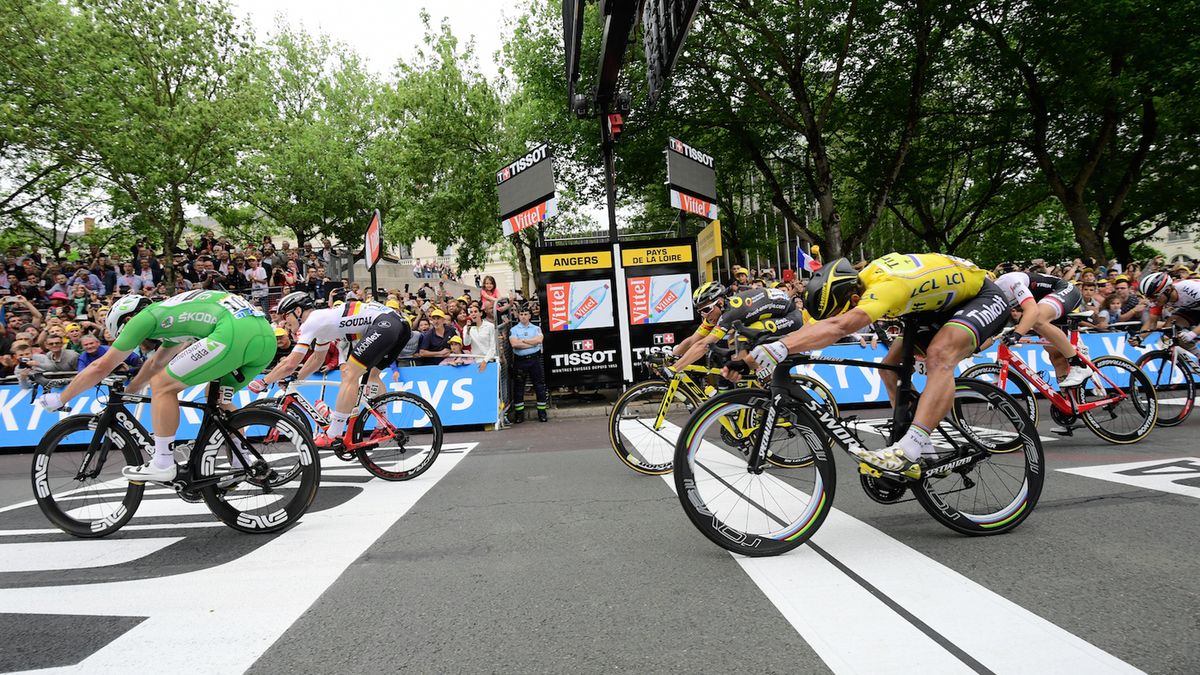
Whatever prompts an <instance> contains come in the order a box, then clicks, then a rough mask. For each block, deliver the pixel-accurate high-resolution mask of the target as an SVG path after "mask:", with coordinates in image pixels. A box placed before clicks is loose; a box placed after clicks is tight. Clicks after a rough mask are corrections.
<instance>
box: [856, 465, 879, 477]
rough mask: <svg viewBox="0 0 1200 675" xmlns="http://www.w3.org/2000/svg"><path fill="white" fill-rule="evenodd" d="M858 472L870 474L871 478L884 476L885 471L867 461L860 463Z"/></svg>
mask: <svg viewBox="0 0 1200 675" xmlns="http://www.w3.org/2000/svg"><path fill="white" fill-rule="evenodd" d="M858 472H859V473H861V474H864V475H867V476H870V477H871V478H883V471H880V470H879V469H876V468H875V467H873V466H871V465H870V464H867V463H866V462H859V463H858Z"/></svg>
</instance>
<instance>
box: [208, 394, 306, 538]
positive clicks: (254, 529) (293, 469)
mask: <svg viewBox="0 0 1200 675" xmlns="http://www.w3.org/2000/svg"><path fill="white" fill-rule="evenodd" d="M226 420H227V424H228V425H229V427H231V428H232V429H234V430H235V431H239V432H241V433H242V434H243V435H244V436H245V437H246V439H247V440H248V441H250V442H251V443H252V444H253V445H254V446H255V450H256V451H257V452H258V453H259V454H260V455H262V456H263V458H264V459H266V458H270V460H269V461H268V463H267V466H266V467H265V468H266V469H267V470H269V473H267V474H266V475H264V476H263V477H261V478H255V477H252V476H249V475H244V476H243V477H242V478H241V479H240V480H237V481H236V482H235V483H234V484H232V485H229V486H226V487H220V486H217V485H209V486H207V487H204V488H201V490H200V495H201V497H203V499H204V503H205V505H206V506H208V508H209V510H210V511H212V513H213V515H214V516H216V517H217V519H218V520H220V521H221V522H223V523H225V524H226V525H228V526H229V527H231V528H233V529H235V530H237V531H239V532H246V533H250V534H271V533H275V532H282V531H284V530H286V529H288V528H290V527H292V526H294V525H295V524H296V523H298V522H300V518H301V517H303V515H304V513H305V512H306V511H307V510H308V507H309V506H311V505H312V502H313V500H314V499H315V498H316V496H317V488H318V486H319V485H320V483H321V458H320V455H319V454H318V453H317V448H316V446H315V445H314V444H313V440H312V436H311V435H310V434H309V433H308V432H307V430H306V429H305V428H304V427H303V426H301V425H300V424H299V423H298V422H296V420H295V418H293V417H291V416H289V415H286V414H284V413H282V412H280V411H278V410H274V409H272V408H270V407H265V406H257V407H246V408H242V409H241V410H235V411H234V412H231V413H228V415H227V417H226ZM247 430H249V431H250V433H246V431H247ZM268 438H271V439H273V440H271V441H268V440H267V439H268ZM231 451H232V444H230V441H229V438H228V437H227V436H226V435H225V432H224V431H223V430H222V429H220V428H217V427H216V426H213V427H211V431H210V432H209V435H208V436H207V437H206V438H205V439H203V442H201V439H197V442H196V446H195V448H194V449H193V450H192V456H191V458H190V461H189V463H188V465H189V469H190V470H191V472H192V479H193V480H204V479H207V478H209V477H211V476H214V475H216V473H217V471H218V469H217V463H218V462H219V461H221V460H222V459H223V458H227V457H229V456H230V453H231ZM248 459H253V457H249V458H248ZM224 471H225V472H226V473H229V472H230V469H228V468H226V469H224ZM256 493H257V494H256ZM280 502H282V504H280ZM252 511H253V513H252Z"/></svg>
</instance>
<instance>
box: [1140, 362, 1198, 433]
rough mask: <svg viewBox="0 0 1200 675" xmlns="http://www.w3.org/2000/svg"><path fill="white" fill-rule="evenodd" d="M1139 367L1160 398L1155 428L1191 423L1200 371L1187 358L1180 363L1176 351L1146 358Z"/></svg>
mask: <svg viewBox="0 0 1200 675" xmlns="http://www.w3.org/2000/svg"><path fill="white" fill-rule="evenodd" d="M1137 366H1138V368H1139V369H1140V370H1141V371H1142V372H1143V373H1146V377H1147V378H1148V379H1149V380H1150V384H1151V386H1153V387H1154V391H1155V392H1156V393H1157V394H1158V413H1157V421H1156V422H1155V424H1156V425H1157V426H1160V427H1173V426H1177V425H1179V424H1181V423H1182V422H1183V421H1184V420H1185V419H1187V417H1188V415H1190V414H1191V412H1192V407H1193V406H1194V405H1195V401H1196V371H1195V369H1194V368H1193V366H1192V363H1191V359H1189V358H1187V357H1183V358H1180V359H1179V360H1178V361H1176V360H1175V359H1174V356H1173V350H1170V349H1158V350H1155V351H1152V352H1147V353H1146V354H1144V355H1142V357H1141V358H1140V359H1138V360H1137ZM1164 392H1165V393H1166V395H1165V396H1164Z"/></svg>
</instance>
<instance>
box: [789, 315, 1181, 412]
mask: <svg viewBox="0 0 1200 675" xmlns="http://www.w3.org/2000/svg"><path fill="white" fill-rule="evenodd" d="M1080 340H1081V341H1082V342H1083V343H1084V344H1085V345H1086V346H1087V348H1088V353H1089V355H1090V358H1092V359H1096V358H1097V357H1100V356H1103V355H1105V354H1113V355H1117V356H1124V357H1125V358H1127V359H1129V360H1130V361H1134V362H1137V360H1138V358H1139V357H1141V355H1142V354H1144V353H1146V352H1148V351H1151V348H1150V347H1141V348H1138V347H1131V346H1130V345H1129V343H1128V341H1127V339H1126V335H1125V333H1083V334H1081V335H1080ZM1157 340H1158V334H1157V333H1155V334H1152V335H1150V336H1149V337H1148V339H1147V340H1146V341H1145V344H1146V345H1153V344H1156V343H1157ZM1013 352H1014V353H1016V354H1017V355H1018V356H1020V357H1021V359H1022V360H1024V361H1025V363H1026V364H1028V365H1029V367H1030V368H1031V369H1033V370H1035V371H1041V372H1044V373H1046V374H1047V377H1045V378H1043V379H1046V381H1048V382H1053V381H1054V366H1053V365H1052V364H1051V363H1050V357H1049V356H1047V355H1046V350H1045V349H1044V348H1043V347H1042V346H1041V345H1021V346H1018V347H1013ZM885 354H887V349H886V348H884V347H882V346H881V347H874V348H872V347H870V346H867V347H862V346H859V345H853V344H850V345H834V346H832V347H827V348H825V349H820V350H817V351H815V352H813V355H815V356H829V357H834V358H845V359H858V360H860V361H876V362H879V361H882V360H883V357H884V355H885ZM995 361H996V347H995V346H993V347H991V348H990V349H988V350H987V351H986V352H983V353H981V354H975V355H974V356H972V357H970V358H967V359H965V360H963V361H962V362H961V363H960V364H958V369H957V370H956V371H955V372H956V374H957V373H961V372H962V371H963V370H964V369H966V368H970V367H971V366H973V365H975V364H976V363H995ZM796 372H801V373H804V374H806V375H812V376H815V377H816V378H817V379H819V380H821V381H822V382H824V383H825V384H826V385H827V386H828V387H829V389H830V390H831V391H832V392H833V393H834V397H835V398H836V399H837V402H838V403H849V404H853V403H886V402H887V400H888V398H887V389H885V388H884V386H883V380H882V379H881V378H880V371H878V370H872V369H870V368H859V367H851V366H838V365H830V364H812V365H805V366H800V367H798V368H796ZM913 383H914V384H915V385H916V387H917V388H918V389H921V388H922V387H924V386H925V377H924V376H922V375H913ZM1117 384H1122V383H1120V382H1118V383H1117ZM1012 391H1013V390H1011V389H1010V393H1011V392H1012Z"/></svg>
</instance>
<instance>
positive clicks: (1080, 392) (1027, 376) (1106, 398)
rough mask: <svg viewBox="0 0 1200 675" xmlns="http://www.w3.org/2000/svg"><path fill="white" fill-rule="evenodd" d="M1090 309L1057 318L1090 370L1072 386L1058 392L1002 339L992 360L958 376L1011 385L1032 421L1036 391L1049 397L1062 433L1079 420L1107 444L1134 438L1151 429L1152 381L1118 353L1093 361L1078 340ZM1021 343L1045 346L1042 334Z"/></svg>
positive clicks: (1154, 407)
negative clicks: (1078, 383)
mask: <svg viewBox="0 0 1200 675" xmlns="http://www.w3.org/2000/svg"><path fill="white" fill-rule="evenodd" d="M1090 316H1091V313H1090V312H1085V313H1079V314H1072V315H1068V316H1067V317H1066V318H1065V321H1063V322H1062V323H1061V325H1063V327H1064V328H1065V329H1066V330H1067V334H1068V336H1069V338H1070V340H1071V344H1072V345H1073V346H1075V348H1076V350H1077V351H1078V352H1079V357H1080V359H1081V360H1082V361H1083V363H1084V365H1086V366H1087V367H1088V368H1089V369H1091V371H1092V374H1091V376H1090V377H1089V378H1088V379H1087V380H1086V381H1084V383H1083V384H1082V385H1080V386H1077V387H1068V388H1067V389H1065V390H1064V391H1062V392H1060V391H1057V390H1055V389H1054V388H1053V387H1052V386H1051V385H1050V384H1049V383H1048V382H1047V381H1046V379H1047V378H1046V377H1045V375H1044V374H1042V373H1039V372H1037V371H1035V370H1034V369H1033V368H1031V367H1030V366H1029V365H1028V364H1027V363H1026V362H1025V361H1024V360H1023V359H1022V358H1021V357H1020V355H1019V354H1017V352H1016V351H1014V350H1013V349H1012V348H1010V347H1009V346H1008V345H1007V344H1005V343H1004V342H1003V341H1001V342H1000V343H999V345H998V347H997V350H996V362H995V363H980V364H976V365H974V366H971V367H970V368H967V369H966V370H964V371H963V372H962V375H961V376H962V377H967V378H974V379H980V380H983V381H985V382H989V383H991V384H994V385H996V386H997V387H1000V388H1002V389H1005V391H1010V389H1009V388H1010V387H1011V388H1012V390H1013V391H1014V392H1015V393H1013V396H1014V398H1016V399H1017V400H1019V401H1020V402H1021V403H1022V404H1023V405H1024V407H1025V410H1026V413H1027V414H1028V415H1029V418H1030V419H1031V420H1033V423H1034V425H1035V426H1036V425H1037V423H1038V417H1039V412H1038V401H1037V397H1036V396H1035V393H1041V395H1042V396H1044V397H1045V398H1046V399H1047V400H1048V401H1049V402H1050V416H1051V418H1053V420H1054V421H1055V422H1056V423H1057V424H1059V425H1061V428H1062V429H1063V431H1061V432H1060V433H1062V434H1063V435H1068V436H1069V435H1071V430H1072V428H1073V427H1074V426H1075V423H1076V422H1077V421H1078V420H1083V423H1084V424H1085V425H1087V427H1088V428H1089V429H1091V430H1092V433H1094V434H1096V435H1097V436H1099V437H1100V438H1102V439H1104V440H1105V441H1108V442H1109V443H1116V444H1126V443H1136V442H1137V441H1140V440H1141V439H1143V438H1145V437H1146V436H1147V435H1148V434H1149V433H1150V431H1151V430H1153V429H1154V423H1155V420H1156V415H1157V410H1158V400H1157V397H1156V395H1155V391H1154V385H1153V384H1152V383H1151V381H1150V379H1149V378H1148V377H1146V375H1145V373H1143V372H1142V371H1141V370H1140V369H1139V368H1138V366H1137V364H1135V363H1134V362H1132V361H1130V360H1129V359H1126V358H1125V357H1123V356H1101V357H1098V358H1096V360H1095V361H1093V360H1091V359H1090V358H1089V356H1088V353H1087V349H1085V348H1084V347H1083V345H1081V344H1080V342H1079V322H1080V321H1084V320H1086V319H1087V318H1088V317H1090ZM1020 344H1026V345H1035V346H1037V345H1046V344H1047V342H1046V341H1045V340H1043V339H1041V338H1022V340H1021V341H1020Z"/></svg>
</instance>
